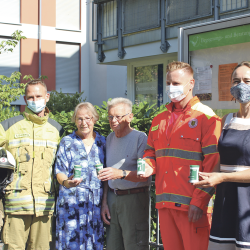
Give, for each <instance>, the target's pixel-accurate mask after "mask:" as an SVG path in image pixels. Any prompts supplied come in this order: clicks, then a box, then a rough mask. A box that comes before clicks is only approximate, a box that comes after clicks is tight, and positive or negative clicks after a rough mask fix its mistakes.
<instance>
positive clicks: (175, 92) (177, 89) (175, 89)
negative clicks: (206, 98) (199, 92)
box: [166, 82, 189, 102]
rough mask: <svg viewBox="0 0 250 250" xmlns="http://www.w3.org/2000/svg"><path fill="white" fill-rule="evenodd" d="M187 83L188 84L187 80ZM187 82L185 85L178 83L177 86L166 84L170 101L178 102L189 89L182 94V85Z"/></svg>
mask: <svg viewBox="0 0 250 250" xmlns="http://www.w3.org/2000/svg"><path fill="white" fill-rule="evenodd" d="M187 84H189V82H188V83H187ZM187 84H186V85H185V86H183V85H178V86H173V85H167V86H166V93H167V95H168V96H169V98H170V99H171V101H172V102H180V101H181V100H183V99H184V98H185V97H186V96H187V94H188V92H189V90H188V92H187V93H186V94H184V87H186V86H187Z"/></svg>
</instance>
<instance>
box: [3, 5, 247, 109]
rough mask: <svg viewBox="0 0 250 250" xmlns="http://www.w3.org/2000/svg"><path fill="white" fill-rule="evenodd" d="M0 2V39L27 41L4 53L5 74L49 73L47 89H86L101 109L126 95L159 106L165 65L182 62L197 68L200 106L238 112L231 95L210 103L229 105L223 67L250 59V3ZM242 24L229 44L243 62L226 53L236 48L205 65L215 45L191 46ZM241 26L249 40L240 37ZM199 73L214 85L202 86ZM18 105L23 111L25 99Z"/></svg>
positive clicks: (164, 98)
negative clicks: (224, 93) (14, 35)
mask: <svg viewBox="0 0 250 250" xmlns="http://www.w3.org/2000/svg"><path fill="white" fill-rule="evenodd" d="M0 4H1V5H0V6H1V8H0V41H1V40H3V39H8V38H9V37H10V35H11V34H12V33H13V32H14V31H15V30H22V31H23V35H24V36H26V37H27V39H25V40H22V41H21V42H20V43H19V45H18V46H17V48H15V49H14V51H13V53H3V54H1V55H0V74H1V75H2V74H3V75H7V76H9V75H10V74H11V72H13V71H20V72H21V73H22V75H29V74H31V75H32V76H33V77H35V78H36V77H38V76H40V75H46V76H48V79H47V80H46V83H47V85H48V90H49V91H51V90H58V91H60V89H61V90H62V92H64V93H75V92H79V91H84V94H83V97H84V98H85V97H86V98H87V100H88V101H90V102H91V103H93V104H96V105H101V104H102V102H103V101H107V100H108V98H113V97H128V98H129V99H131V100H132V101H133V102H135V103H138V102H141V101H144V100H145V101H148V102H150V103H151V104H156V105H157V106H159V105H161V104H163V103H166V102H168V101H169V99H168V96H167V94H166V93H165V82H166V66H167V64H168V63H169V62H171V61H173V60H183V61H186V62H189V63H191V65H192V66H193V67H194V68H195V69H196V73H197V74H196V76H195V77H196V80H197V82H198V84H197V89H196V90H195V91H196V92H195V94H197V95H200V96H199V97H200V98H201V99H202V101H204V102H205V103H206V104H208V105H209V106H211V107H212V108H214V109H225V108H226V107H227V106H228V105H229V106H228V108H230V109H233V108H235V107H234V105H233V104H229V103H228V99H229V96H227V97H226V99H227V101H226V102H223V103H222V104H223V105H221V103H218V105H217V104H216V105H217V106H213V105H212V103H214V101H218V102H219V100H223V96H219V95H218V94H216V91H217V92H219V90H220V89H221V88H223V86H222V85H223V84H222V83H221V81H218V78H219V75H220V71H219V66H220V65H221V64H223V65H224V64H230V63H236V61H237V62H239V61H243V60H249V58H248V56H247V55H248V53H249V52H248V51H249V44H248V42H250V39H249V37H250V36H249V35H248V33H247V31H248V30H247V28H248V27H246V25H247V23H248V22H250V21H249V20H248V15H250V0H189V1H184V0H84V1H83V0H0ZM243 17H244V18H243ZM243 19H244V20H243ZM236 26H238V27H239V30H238V31H237V32H238V33H237V32H236V31H234V32H236V33H237V34H238V36H241V38H243V37H244V39H240V40H238V41H235V42H233V44H229V45H230V46H234V50H235V49H236V48H237V44H239V43H241V45H242V46H240V47H242V48H243V47H244V50H242V51H241V55H242V56H238V57H237V60H236V58H235V55H233V56H232V57H230V56H229V55H230V54H228V53H227V51H228V50H229V49H230V48H231V47H228V48H227V50H226V48H224V49H225V50H224V52H221V54H220V55H221V58H225V60H221V61H220V60H217V59H216V58H215V57H214V58H210V59H206V60H205V58H208V57H207V55H209V54H211V53H210V51H209V49H211V51H212V54H214V55H216V54H217V55H218V53H217V52H216V49H215V47H216V46H217V45H210V47H209V48H208V47H207V48H206V47H197V48H192V45H191V43H192V44H195V39H196V36H195V35H198V34H203V33H204V34H203V35H204V36H205V37H203V36H200V37H199V38H197V39H203V40H202V41H205V43H206V44H208V43H209V41H213V40H216V39H217V40H218V39H220V38H219V37H220V34H222V33H223V32H222V33H221V30H223V29H225V28H232V27H236ZM241 26H244V27H243V28H242V27H241ZM195 28H197V29H195ZM241 29H243V31H242V32H243V33H244V32H245V33H244V34H245V35H240V30H241ZM215 30H217V32H218V33H217V38H215V37H208V38H206V36H209V34H210V33H209V34H205V33H206V32H208V31H209V32H211V31H215ZM231 33H232V32H231ZM231 33H230V30H228V31H227V32H226V33H225V34H224V36H227V38H228V40H232V39H230V34H231ZM218 34H219V35H218ZM233 34H234V33H233ZM189 35H190V36H189ZM189 38H190V39H189ZM209 39H210V40H209ZM222 45H223V42H221V44H220V45H218V46H217V47H216V48H217V50H220V49H222ZM189 48H191V50H190V49H189ZM203 49H206V51H205V52H204V50H203ZM198 50H199V51H198ZM203 53H205V54H203ZM223 53H224V54H223ZM212 54H211V55H212ZM204 55H205V57H203V56H204ZM226 55H227V56H226ZM216 61H218V62H220V64H218V63H217V64H216ZM208 66H210V70H209V69H207V68H206V67H208ZM202 67H203V68H202ZM228 67H229V66H228ZM206 70H207V71H206ZM201 72H203V73H204V72H205V73H206V75H207V78H209V79H203V80H209V81H205V82H202V83H201V82H199V81H200V80H201V79H200V77H201V74H202V73H201ZM198 73H199V74H200V75H199V74H198ZM209 74H212V76H211V77H209ZM216 79H217V80H216ZM218 85H220V86H218ZM227 91H228V90H227ZM206 92H208V93H206ZM207 94H211V95H207ZM209 98H210V99H209ZM15 104H16V105H18V106H20V105H21V106H20V107H21V110H22V105H24V101H23V100H19V101H17V102H16V103H15Z"/></svg>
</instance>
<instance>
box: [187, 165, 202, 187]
mask: <svg viewBox="0 0 250 250" xmlns="http://www.w3.org/2000/svg"><path fill="white" fill-rule="evenodd" d="M189 167H190V175H189V182H190V183H196V182H198V181H199V169H200V166H199V165H190V166H189Z"/></svg>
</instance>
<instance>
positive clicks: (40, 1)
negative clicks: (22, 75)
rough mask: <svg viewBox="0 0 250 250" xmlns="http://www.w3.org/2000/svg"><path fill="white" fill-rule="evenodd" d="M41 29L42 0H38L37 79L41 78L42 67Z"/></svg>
mask: <svg viewBox="0 0 250 250" xmlns="http://www.w3.org/2000/svg"><path fill="white" fill-rule="evenodd" d="M41 28H42V0H39V24H38V47H39V73H38V77H40V76H41V74H42V73H41V67H42V53H41V45H42V44H41V43H42V41H41V33H42V32H41Z"/></svg>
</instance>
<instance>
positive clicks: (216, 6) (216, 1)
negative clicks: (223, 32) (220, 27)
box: [214, 0, 220, 21]
mask: <svg viewBox="0 0 250 250" xmlns="http://www.w3.org/2000/svg"><path fill="white" fill-rule="evenodd" d="M219 7H220V3H219V0H214V20H215V21H216V20H219V19H220V17H219Z"/></svg>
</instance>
